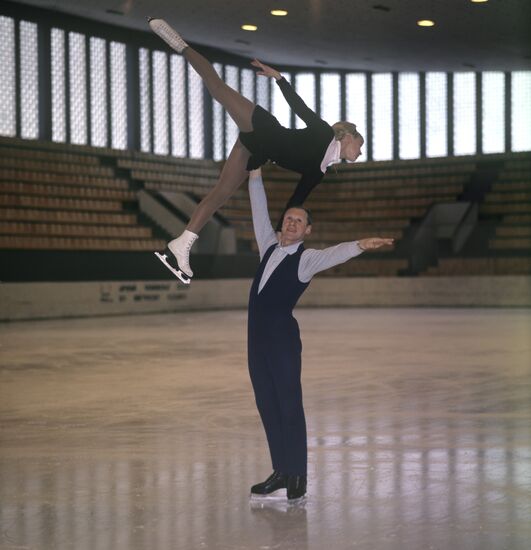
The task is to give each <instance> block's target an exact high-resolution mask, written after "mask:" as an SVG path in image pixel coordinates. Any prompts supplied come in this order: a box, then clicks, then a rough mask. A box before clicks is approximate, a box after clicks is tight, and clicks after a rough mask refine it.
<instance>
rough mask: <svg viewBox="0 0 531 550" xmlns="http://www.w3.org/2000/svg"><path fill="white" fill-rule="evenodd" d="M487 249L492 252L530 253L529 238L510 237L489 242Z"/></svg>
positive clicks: (530, 241)
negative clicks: (526, 251)
mask: <svg viewBox="0 0 531 550" xmlns="http://www.w3.org/2000/svg"><path fill="white" fill-rule="evenodd" d="M489 248H491V249H493V250H529V251H531V238H529V237H521V238H518V237H512V238H498V239H490V240H489Z"/></svg>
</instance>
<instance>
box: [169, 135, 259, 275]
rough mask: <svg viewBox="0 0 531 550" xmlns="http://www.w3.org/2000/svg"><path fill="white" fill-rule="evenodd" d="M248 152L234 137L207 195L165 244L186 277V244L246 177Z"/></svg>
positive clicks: (187, 259) (188, 262) (187, 249)
mask: <svg viewBox="0 0 531 550" xmlns="http://www.w3.org/2000/svg"><path fill="white" fill-rule="evenodd" d="M249 157H250V153H249V151H248V150H247V149H246V148H245V147H244V145H243V144H242V143H241V142H240V140H237V141H236V143H235V144H234V147H233V148H232V151H231V153H230V155H229V158H228V159H227V161H226V162H225V165H224V166H223V170H222V171H221V174H220V177H219V180H218V181H217V183H216V185H215V186H214V188H213V189H212V190H211V191H210V193H208V195H207V196H206V197H205V198H204V199H203V200H202V201H201V202H200V203H199V204H198V205H197V207H196V209H195V210H194V213H193V214H192V217H191V219H190V222H189V223H188V226H187V227H186V230H185V231H184V233H182V235H180V236H179V237H178V238H177V239H173V241H170V242H169V243H168V248H169V249H170V251H171V252H172V254H173V255H174V256H175V258H176V259H177V264H178V267H179V269H180V270H181V271H184V273H185V274H186V275H188V277H192V276H193V272H192V270H191V269H190V260H189V254H190V248H191V247H192V245H193V244H194V242H195V240H196V239H197V233H199V231H201V229H202V228H203V226H204V225H205V223H206V222H207V221H208V220H209V218H210V217H211V216H212V214H214V212H215V211H216V210H217V209H218V208H220V207H221V206H222V205H223V204H224V203H225V202H226V201H227V199H229V198H230V197H231V196H232V195H233V194H234V191H236V189H238V187H240V185H241V184H242V183H243V182H244V181H245V180H246V179H247V177H248V175H249V173H248V172H247V161H248V160H249Z"/></svg>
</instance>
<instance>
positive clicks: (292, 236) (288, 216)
mask: <svg viewBox="0 0 531 550" xmlns="http://www.w3.org/2000/svg"><path fill="white" fill-rule="evenodd" d="M311 231H312V226H311V225H308V217H307V215H306V212H305V211H304V210H302V209H301V208H290V209H289V210H287V211H286V213H285V214H284V220H283V221H282V241H284V242H297V241H302V240H303V239H304V237H305V236H306V235H309V234H310V233H311Z"/></svg>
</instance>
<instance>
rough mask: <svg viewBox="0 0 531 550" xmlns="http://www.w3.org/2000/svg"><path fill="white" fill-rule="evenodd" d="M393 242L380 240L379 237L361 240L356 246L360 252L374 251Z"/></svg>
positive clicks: (392, 240) (391, 240)
mask: <svg viewBox="0 0 531 550" xmlns="http://www.w3.org/2000/svg"><path fill="white" fill-rule="evenodd" d="M394 242H395V240H394V239H382V238H380V237H370V238H368V239H361V240H359V241H358V246H359V247H360V248H361V249H362V250H376V249H377V248H380V247H381V246H385V245H392V244H393V243H394Z"/></svg>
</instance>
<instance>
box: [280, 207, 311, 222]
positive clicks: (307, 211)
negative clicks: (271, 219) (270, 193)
mask: <svg viewBox="0 0 531 550" xmlns="http://www.w3.org/2000/svg"><path fill="white" fill-rule="evenodd" d="M292 208H297V209H298V210H304V211H305V212H306V221H307V223H308V225H312V222H313V218H312V213H311V211H310V210H309V209H308V208H305V207H304V206H302V204H294V205H293V206H290V207H289V208H286V210H284V214H282V218H281V220H280V225H282V224H283V223H284V216H285V215H286V212H287V211H288V210H291V209H292Z"/></svg>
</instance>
